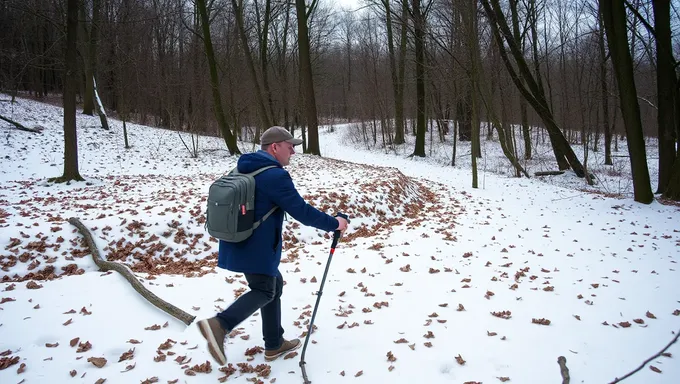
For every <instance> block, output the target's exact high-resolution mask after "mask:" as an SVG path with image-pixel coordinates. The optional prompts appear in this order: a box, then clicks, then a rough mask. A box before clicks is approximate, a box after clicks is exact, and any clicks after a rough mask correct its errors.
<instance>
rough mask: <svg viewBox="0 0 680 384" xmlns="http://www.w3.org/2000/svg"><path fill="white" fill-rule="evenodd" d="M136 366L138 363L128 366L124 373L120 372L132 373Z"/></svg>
mask: <svg viewBox="0 0 680 384" xmlns="http://www.w3.org/2000/svg"><path fill="white" fill-rule="evenodd" d="M136 365H137V363H132V364H130V365H128V366H126V367H125V370H124V371H120V372H121V373H123V372H128V371H132V370H133V369H134V368H135V366H136Z"/></svg>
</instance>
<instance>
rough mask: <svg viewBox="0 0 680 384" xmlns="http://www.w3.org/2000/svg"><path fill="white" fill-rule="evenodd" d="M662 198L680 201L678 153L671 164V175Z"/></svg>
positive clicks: (679, 160)
mask: <svg viewBox="0 0 680 384" xmlns="http://www.w3.org/2000/svg"><path fill="white" fill-rule="evenodd" d="M663 197H665V198H667V199H671V200H675V201H680V153H679V154H678V155H676V156H675V163H674V164H673V169H671V175H670V178H669V180H668V184H667V185H666V190H665V191H664V193H663Z"/></svg>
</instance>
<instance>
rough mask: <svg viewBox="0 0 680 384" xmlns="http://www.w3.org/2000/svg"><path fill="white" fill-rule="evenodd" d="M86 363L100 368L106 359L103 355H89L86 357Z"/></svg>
mask: <svg viewBox="0 0 680 384" xmlns="http://www.w3.org/2000/svg"><path fill="white" fill-rule="evenodd" d="M87 362H88V363H92V364H93V365H94V366H95V367H97V368H102V367H103V366H105V365H106V359H105V358H103V357H90V358H88V359H87Z"/></svg>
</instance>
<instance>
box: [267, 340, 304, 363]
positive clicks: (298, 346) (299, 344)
mask: <svg viewBox="0 0 680 384" xmlns="http://www.w3.org/2000/svg"><path fill="white" fill-rule="evenodd" d="M301 346H302V342H298V343H297V345H296V346H294V347H293V348H291V349H288V350H285V351H281V352H279V353H277V354H276V355H272V356H267V355H264V360H265V361H274V360H276V359H278V358H279V357H281V356H283V355H285V354H287V353H290V352H293V351H295V350H296V349H299V348H300V347H301Z"/></svg>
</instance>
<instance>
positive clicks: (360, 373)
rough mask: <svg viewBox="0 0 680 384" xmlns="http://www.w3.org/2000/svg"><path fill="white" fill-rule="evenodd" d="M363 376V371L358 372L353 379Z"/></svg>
mask: <svg viewBox="0 0 680 384" xmlns="http://www.w3.org/2000/svg"><path fill="white" fill-rule="evenodd" d="M363 374H364V371H359V372H357V373H356V374H355V375H354V377H359V376H361V375H363Z"/></svg>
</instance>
